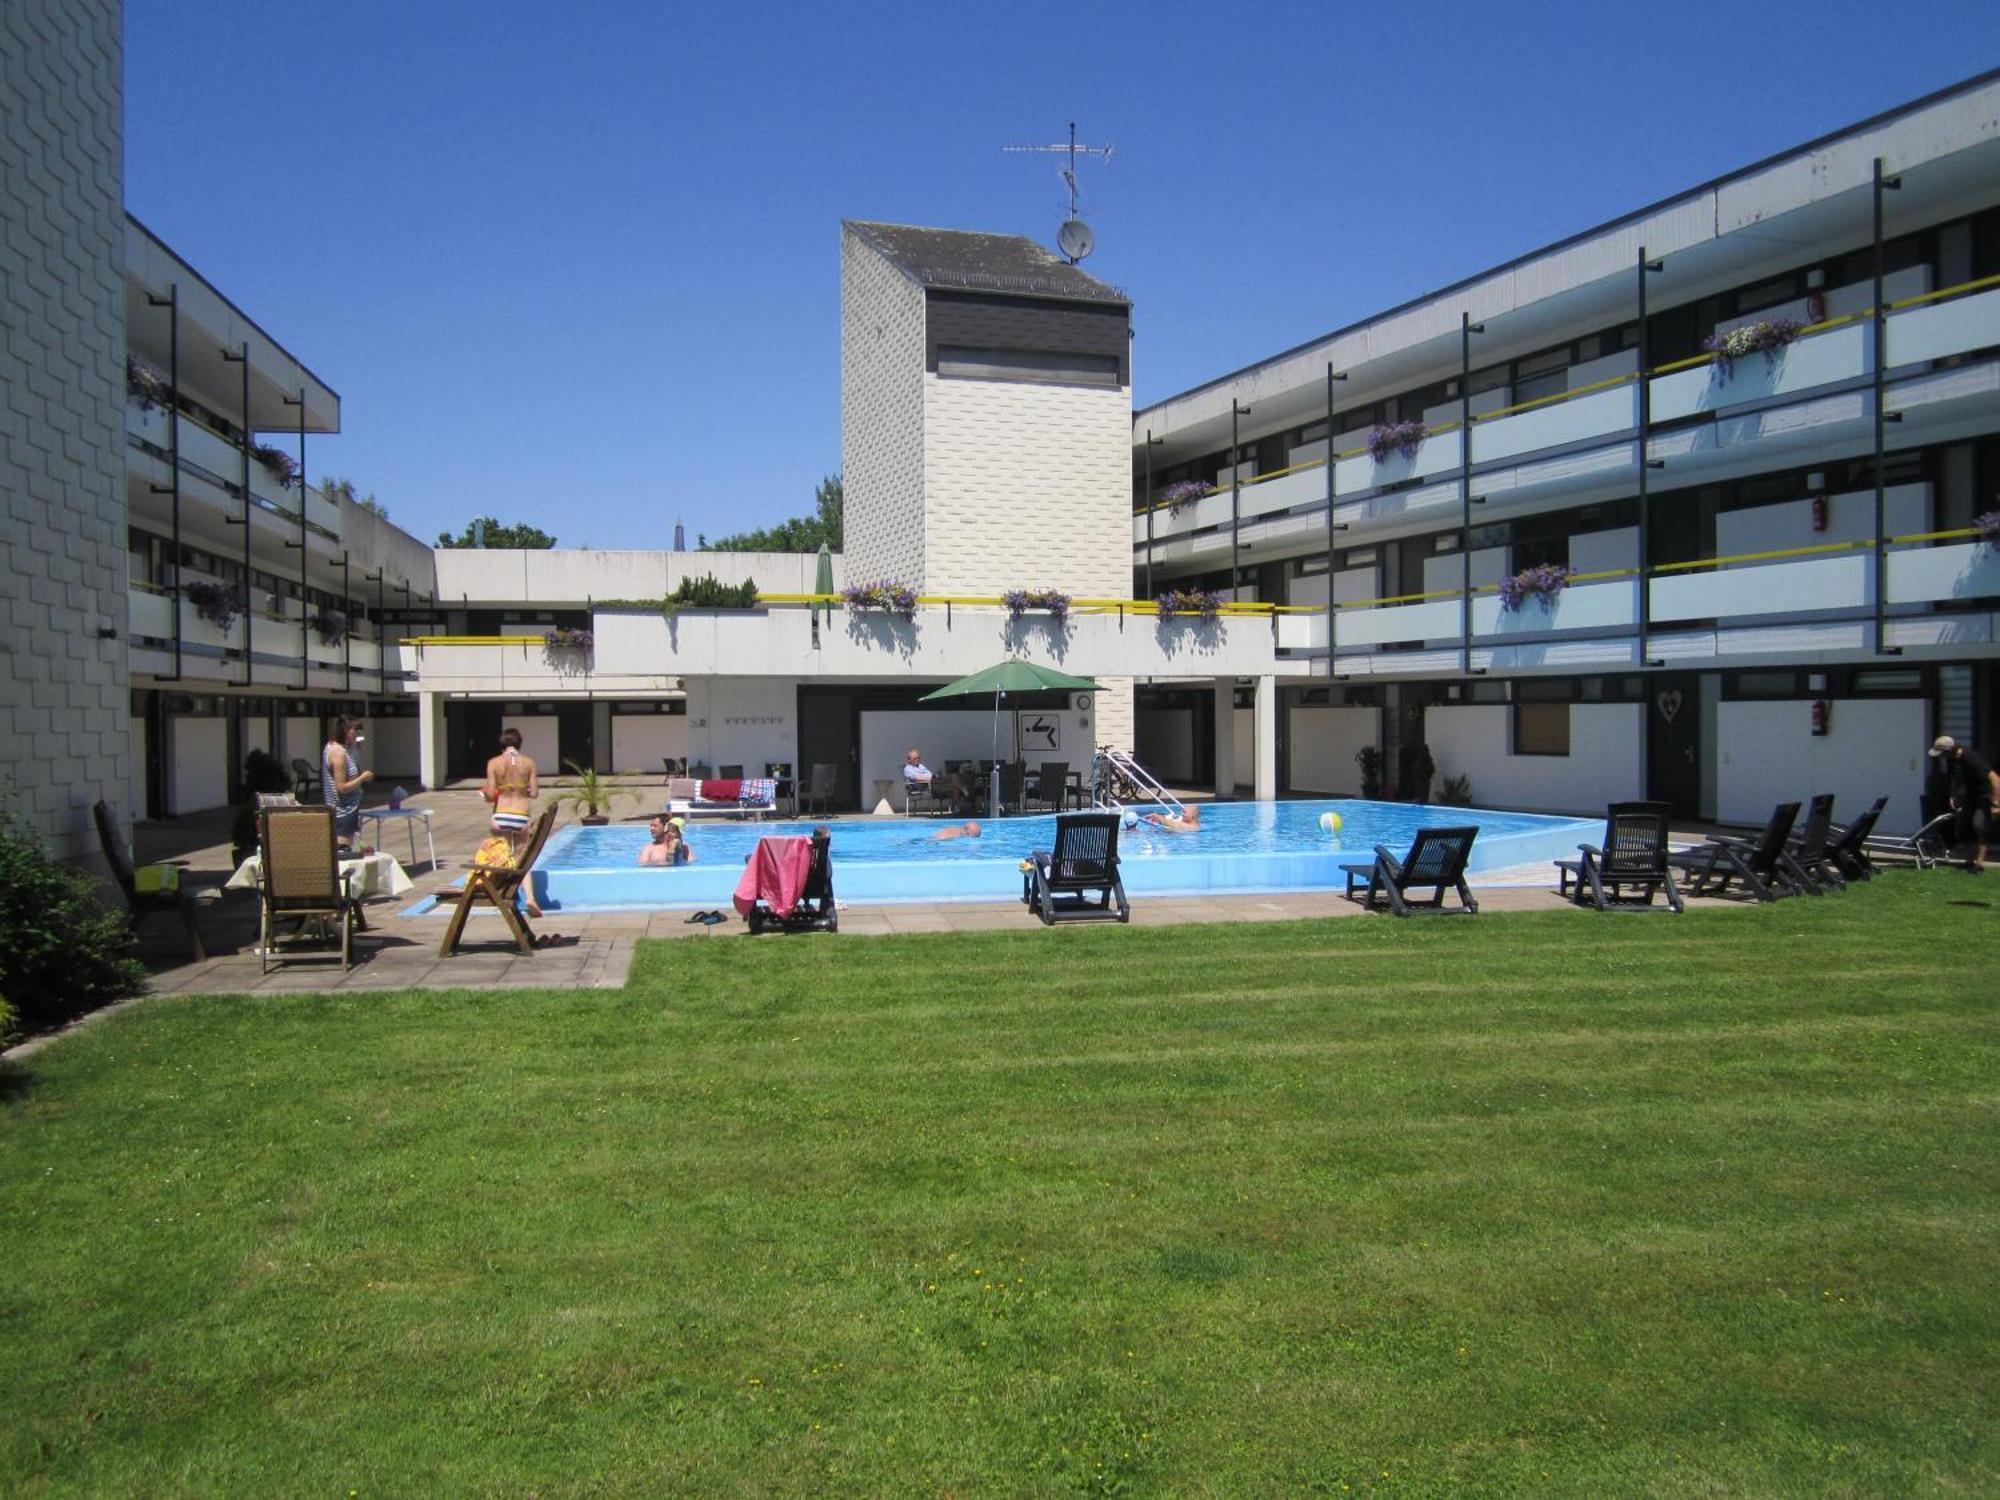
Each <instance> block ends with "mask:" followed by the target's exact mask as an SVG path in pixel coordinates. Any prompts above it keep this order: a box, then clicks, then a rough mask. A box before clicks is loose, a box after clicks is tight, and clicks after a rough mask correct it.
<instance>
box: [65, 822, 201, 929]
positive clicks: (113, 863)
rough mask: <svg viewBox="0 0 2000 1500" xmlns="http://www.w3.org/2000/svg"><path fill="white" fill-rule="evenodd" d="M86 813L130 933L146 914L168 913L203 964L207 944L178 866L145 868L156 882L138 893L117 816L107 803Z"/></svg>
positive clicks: (133, 866)
mask: <svg viewBox="0 0 2000 1500" xmlns="http://www.w3.org/2000/svg"><path fill="white" fill-rule="evenodd" d="M90 813H91V816H92V817H93V818H94V819H95V820H96V822H97V844H98V847H99V848H100V849H102V850H103V851H104V862H105V864H107V865H109V866H110V867H111V877H112V879H114V880H116V881H117V882H118V889H119V890H121V891H123V892H124V893H125V913H126V916H125V920H126V924H127V926H128V927H129V928H130V929H131V931H132V933H133V934H134V935H135V936H136V935H137V934H138V931H139V923H140V921H141V920H142V919H143V918H144V917H145V916H146V914H147V913H148V912H156V911H164V912H172V913H173V914H174V915H175V916H177V917H179V918H180V923H181V929H182V931H184V932H185V933H187V940H188V951H189V952H190V953H191V954H192V955H193V956H194V961H195V962H196V963H203V962H205V961H206V960H207V958H208V945H207V944H205V943H204V942H202V940H201V925H200V924H199V923H198V922H196V921H195V915H194V898H193V897H192V896H190V895H189V894H188V893H187V892H186V891H184V890H182V889H181V885H180V869H179V867H178V866H176V865H162V866H153V865H148V866H147V867H146V869H147V871H148V872H149V876H150V877H151V878H152V879H154V880H155V881H157V882H158V883H157V884H156V885H155V887H154V888H153V889H150V890H143V891H142V890H140V889H139V867H138V866H137V865H136V864H135V863H134V862H133V859H132V846H131V845H130V844H128V843H127V842H126V841H125V826H124V824H123V823H122V822H121V821H120V820H119V818H118V815H117V813H116V812H114V811H113V810H112V806H111V804H110V803H109V802H100V803H98V804H97V805H96V806H95V807H93V808H92V809H91V810H90Z"/></svg>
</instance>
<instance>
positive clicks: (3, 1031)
mask: <svg viewBox="0 0 2000 1500" xmlns="http://www.w3.org/2000/svg"><path fill="white" fill-rule="evenodd" d="M13 1039H14V1007H13V1006H11V1005H9V1004H8V1003H7V997H6V996H5V995H0V1047H4V1046H6V1045H7V1043H9V1042H11V1041H12V1040H13Z"/></svg>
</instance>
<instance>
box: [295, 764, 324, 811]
mask: <svg viewBox="0 0 2000 1500" xmlns="http://www.w3.org/2000/svg"><path fill="white" fill-rule="evenodd" d="M292 795H293V796H294V797H296V798H298V799H299V801H300V803H301V804H303V803H307V802H310V801H312V800H313V799H314V798H315V797H317V796H318V795H319V771H318V770H317V769H316V768H315V767H314V765H313V763H312V762H311V761H309V760H307V759H306V758H305V757H304V756H303V755H294V756H293V757H292Z"/></svg>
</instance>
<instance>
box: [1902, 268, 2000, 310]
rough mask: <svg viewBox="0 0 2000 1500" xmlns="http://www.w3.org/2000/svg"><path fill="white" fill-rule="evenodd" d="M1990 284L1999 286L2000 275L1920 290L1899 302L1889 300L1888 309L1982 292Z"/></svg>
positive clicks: (1914, 305)
mask: <svg viewBox="0 0 2000 1500" xmlns="http://www.w3.org/2000/svg"><path fill="white" fill-rule="evenodd" d="M1990 286H2000V275H1994V276H1982V277H1980V278H1979V279H1978V280H1977V281H1961V282H1960V283H1959V284H1958V285H1957V286H1945V287H1939V288H1938V289H1937V290H1936V291H1934V292H1920V293H1919V294H1918V295H1916V296H1914V297H1905V298H1904V299H1903V300H1902V301H1900V302H1891V303H1890V304H1889V311H1890V312H1901V311H1902V310H1903V309H1904V308H1906V307H1917V306H1920V305H1922V304H1923V303H1926V302H1942V301H1943V300H1944V299H1945V298H1947V297H1959V296H1963V295H1964V294H1965V293H1967V292H1983V291H1985V290H1986V288H1988V287H1990Z"/></svg>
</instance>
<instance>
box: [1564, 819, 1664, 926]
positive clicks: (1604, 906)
mask: <svg viewBox="0 0 2000 1500" xmlns="http://www.w3.org/2000/svg"><path fill="white" fill-rule="evenodd" d="M1672 812H1673V809H1672V808H1671V807H1670V806H1669V805H1668V804H1667V803H1665V802H1614V803H1612V804H1611V806H1610V808H1609V809H1607V810H1606V813H1605V817H1604V843H1603V845H1602V847H1600V846H1598V845H1596V844H1578V845H1577V846H1576V847H1577V848H1578V849H1579V850H1581V851H1582V853H1583V858H1582V859H1559V860H1557V861H1556V871H1557V883H1556V894H1557V895H1559V896H1563V897H1565V898H1567V899H1569V900H1571V901H1574V902H1576V903H1577V904H1578V905H1579V906H1581V905H1582V904H1583V903H1584V902H1585V901H1589V902H1590V904H1591V905H1593V906H1595V907H1596V908H1597V909H1598V910H1599V911H1676V912H1678V911H1682V910H1685V907H1684V906H1683V904H1682V902H1681V893H1680V892H1679V891H1678V890H1676V889H1675V888H1674V872H1673V871H1672V870H1671V869H1669V868H1668V866H1667V819H1668V818H1669V817H1670V816H1671V815H1672ZM1656 890H1657V891H1659V892H1661V893H1662V894H1663V895H1665V896H1666V898H1667V904H1666V905H1665V906H1655V905H1654V904H1653V892H1654V891H1656Z"/></svg>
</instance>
